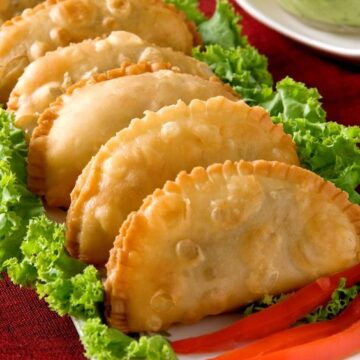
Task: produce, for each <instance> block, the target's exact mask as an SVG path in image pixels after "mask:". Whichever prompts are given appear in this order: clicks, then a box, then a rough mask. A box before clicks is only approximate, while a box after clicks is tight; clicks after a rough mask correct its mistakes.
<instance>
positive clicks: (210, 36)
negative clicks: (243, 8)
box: [198, 0, 248, 49]
mask: <svg viewBox="0 0 360 360" xmlns="http://www.w3.org/2000/svg"><path fill="white" fill-rule="evenodd" d="M240 20H241V17H240V15H237V14H236V12H235V10H234V9H233V7H232V6H231V5H230V3H229V2H228V1H227V0H217V2H216V10H215V12H214V14H213V16H212V17H211V18H210V19H209V20H207V21H204V22H203V23H201V24H200V25H199V27H198V30H199V32H200V34H201V36H202V39H203V41H204V44H205V45H208V44H217V45H219V46H221V47H223V48H226V49H227V48H231V47H235V46H245V45H246V44H247V43H248V41H247V38H246V37H244V36H242V34H241V31H242V28H241V25H240V23H239V22H240Z"/></svg>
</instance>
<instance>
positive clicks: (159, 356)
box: [81, 319, 176, 360]
mask: <svg viewBox="0 0 360 360" xmlns="http://www.w3.org/2000/svg"><path fill="white" fill-rule="evenodd" d="M81 342H82V343H83V345H84V347H85V349H86V356H87V357H89V358H91V357H94V358H96V359H97V360H142V359H144V360H176V356H175V354H174V352H173V350H172V348H171V346H170V344H169V342H168V341H167V340H166V339H165V338H164V337H162V336H158V335H157V336H151V337H147V336H142V337H141V338H140V339H139V340H138V341H137V340H135V339H133V338H131V337H129V336H126V335H124V334H123V333H121V332H120V331H118V330H116V329H112V328H109V327H107V326H106V325H104V324H102V323H101V320H100V319H90V320H87V321H86V323H85V325H84V327H83V335H82V336H81Z"/></svg>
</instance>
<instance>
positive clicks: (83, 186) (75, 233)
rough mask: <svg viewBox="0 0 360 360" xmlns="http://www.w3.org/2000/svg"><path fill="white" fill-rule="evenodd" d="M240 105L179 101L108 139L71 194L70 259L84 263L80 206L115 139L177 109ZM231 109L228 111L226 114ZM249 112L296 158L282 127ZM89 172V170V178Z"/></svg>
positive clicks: (237, 105)
mask: <svg viewBox="0 0 360 360" xmlns="http://www.w3.org/2000/svg"><path fill="white" fill-rule="evenodd" d="M210 81H216V82H217V81H219V82H220V83H221V84H223V83H222V82H221V81H220V80H219V79H218V78H216V77H214V78H210ZM223 85H224V86H225V87H226V89H228V90H229V91H231V92H232V93H234V90H233V89H232V88H231V87H230V86H229V85H227V84H223ZM242 103H243V104H246V103H244V102H243V101H240V102H238V101H231V100H228V99H226V98H224V97H223V96H216V97H213V98H210V99H208V100H196V99H195V100H192V101H191V102H190V104H188V105H186V104H185V103H184V102H183V101H182V100H179V101H178V102H177V104H174V105H169V106H166V107H164V108H162V109H160V110H159V111H158V112H153V111H147V112H146V113H145V116H144V117H143V118H136V119H133V120H132V121H131V123H130V125H129V126H128V128H127V129H124V130H122V131H121V132H119V133H118V134H117V135H116V136H114V137H113V138H112V139H113V141H112V140H111V139H110V140H109V141H108V142H107V143H106V145H105V146H103V147H102V148H101V149H100V150H99V151H98V153H97V154H96V157H93V159H92V160H91V161H90V162H89V164H88V165H87V166H86V168H85V169H84V171H83V174H81V175H80V176H79V177H78V180H77V181H76V184H75V187H74V189H73V191H72V193H71V206H70V209H69V212H68V214H70V213H71V218H70V217H68V218H67V229H66V238H67V241H66V248H67V249H68V251H69V253H70V254H71V256H73V257H75V258H79V259H80V260H82V261H85V262H86V261H87V259H82V258H81V256H80V251H79V246H80V245H79V234H80V233H81V227H82V222H81V217H82V214H83V211H84V209H83V208H84V204H85V203H86V202H87V201H88V199H90V198H91V197H92V196H96V194H97V193H98V192H99V184H98V182H99V179H100V177H101V163H102V162H103V161H105V159H107V158H108V157H109V156H111V154H112V152H113V150H114V149H116V147H117V145H116V141H115V139H119V138H120V139H121V138H125V137H126V134H127V133H128V131H136V129H137V128H141V127H142V124H143V123H146V122H147V121H148V119H151V118H152V117H153V116H165V117H166V116H167V113H168V112H173V111H182V110H181V109H182V108H184V107H186V108H188V109H189V111H190V113H193V114H196V113H201V112H204V111H207V110H209V109H214V108H215V109H217V110H218V111H219V109H221V108H225V107H226V110H227V111H228V112H235V111H238V110H240V109H241V107H243V104H242ZM229 106H231V110H229ZM246 106H247V107H248V109H249V113H248V116H252V119H253V121H257V123H258V126H259V127H261V128H263V129H264V130H266V131H268V132H269V134H270V133H271V134H272V136H273V137H274V138H275V139H276V138H277V139H281V140H282V141H284V142H286V143H287V146H288V147H289V151H291V152H294V154H297V150H296V145H295V143H294V141H293V140H292V137H291V136H290V135H288V134H286V133H285V132H284V130H283V127H282V125H277V124H274V123H273V122H272V120H271V118H270V116H269V114H268V112H267V111H266V110H265V109H264V108H262V107H259V106H254V107H250V106H248V105H247V104H246ZM90 168H91V169H92V170H93V171H92V173H91V176H88V174H90Z"/></svg>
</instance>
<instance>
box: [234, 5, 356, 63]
mask: <svg viewBox="0 0 360 360" xmlns="http://www.w3.org/2000/svg"><path fill="white" fill-rule="evenodd" d="M236 1H237V3H238V4H239V5H240V6H241V7H242V8H243V9H244V10H245V11H246V12H247V13H249V14H250V15H252V16H253V17H254V18H255V19H257V20H258V21H260V22H262V23H263V24H265V25H267V26H268V27H270V28H272V29H274V30H276V31H278V32H279V33H281V34H283V35H285V36H287V37H289V38H291V39H293V40H296V41H298V42H300V43H302V44H305V45H308V46H310V47H312V48H315V49H317V50H320V51H323V52H326V53H329V54H331V55H334V56H336V57H341V58H346V59H348V60H351V61H355V62H359V61H360V33H359V34H342V33H331V32H326V31H322V30H318V29H316V28H313V27H311V26H308V25H306V24H304V23H303V22H301V21H300V20H298V19H297V18H296V17H294V16H292V15H290V14H289V13H287V12H286V11H285V10H283V9H282V7H281V6H280V5H279V3H278V2H277V0H236ZM314 1H316V0H314Z"/></svg>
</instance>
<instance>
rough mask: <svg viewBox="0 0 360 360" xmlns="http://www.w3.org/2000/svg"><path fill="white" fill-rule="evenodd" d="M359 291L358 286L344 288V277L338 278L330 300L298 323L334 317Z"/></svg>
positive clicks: (359, 287)
mask: <svg viewBox="0 0 360 360" xmlns="http://www.w3.org/2000/svg"><path fill="white" fill-rule="evenodd" d="M359 292H360V286H359V285H355V286H352V287H350V288H346V279H344V278H342V279H340V283H339V287H338V288H337V289H336V290H335V291H334V292H333V293H332V295H331V300H330V301H329V303H328V304H327V305H325V306H320V307H319V308H317V309H316V310H315V311H313V312H312V313H311V314H309V315H307V316H306V317H305V318H304V319H303V320H302V321H300V323H313V322H319V321H324V320H331V319H333V318H335V317H336V316H337V315H338V314H339V313H340V312H341V311H342V310H344V309H345V308H346V307H347V306H348V305H349V304H350V302H351V301H352V300H354V299H355V298H356V297H357V296H358V294H359Z"/></svg>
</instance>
